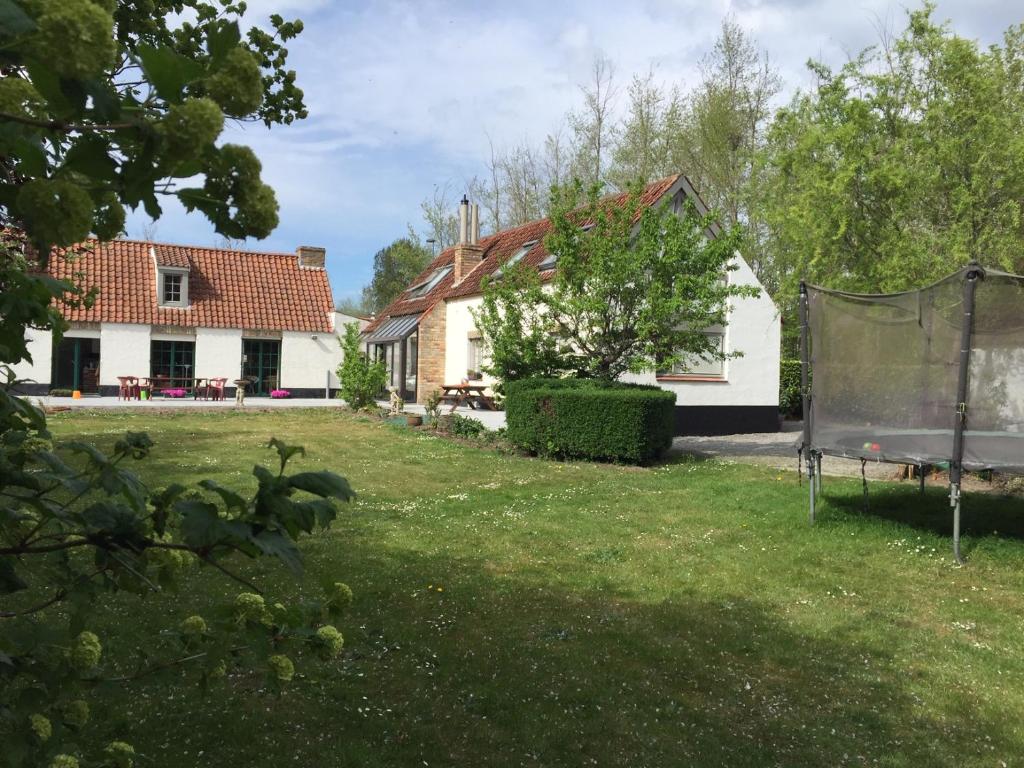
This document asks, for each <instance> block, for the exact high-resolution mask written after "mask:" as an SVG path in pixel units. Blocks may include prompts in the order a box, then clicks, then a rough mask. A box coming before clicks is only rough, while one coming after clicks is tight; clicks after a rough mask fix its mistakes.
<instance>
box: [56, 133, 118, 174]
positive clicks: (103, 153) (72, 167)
mask: <svg viewBox="0 0 1024 768" xmlns="http://www.w3.org/2000/svg"><path fill="white" fill-rule="evenodd" d="M107 147H108V145H107V142H106V141H104V140H103V139H102V138H100V137H99V136H83V137H82V138H80V139H79V140H78V141H76V142H75V143H74V144H73V145H72V146H71V149H70V150H68V153H67V155H65V156H64V166H63V167H64V169H66V170H69V171H78V172H79V173H82V174H84V175H86V176H91V177H92V178H94V179H100V180H102V181H114V180H116V179H117V163H115V162H114V160H113V159H112V158H111V157H110V155H108V154H107Z"/></svg>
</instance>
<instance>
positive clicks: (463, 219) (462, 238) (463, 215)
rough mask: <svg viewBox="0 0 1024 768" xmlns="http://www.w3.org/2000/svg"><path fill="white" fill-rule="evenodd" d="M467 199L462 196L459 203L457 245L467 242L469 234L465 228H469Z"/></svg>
mask: <svg viewBox="0 0 1024 768" xmlns="http://www.w3.org/2000/svg"><path fill="white" fill-rule="evenodd" d="M468 219H469V199H468V198H467V197H466V196H465V195H463V196H462V202H461V203H459V245H465V244H466V243H467V242H468V241H469V233H468V232H467V227H468V226H469V221H468Z"/></svg>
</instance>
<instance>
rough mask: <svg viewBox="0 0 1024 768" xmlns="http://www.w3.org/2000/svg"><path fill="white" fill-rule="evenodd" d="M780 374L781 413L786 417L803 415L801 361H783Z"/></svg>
mask: <svg viewBox="0 0 1024 768" xmlns="http://www.w3.org/2000/svg"><path fill="white" fill-rule="evenodd" d="M781 365H782V368H781V370H780V372H779V412H780V413H782V414H783V415H784V416H797V417H799V416H801V415H802V414H803V410H804V408H803V406H804V403H803V397H802V396H801V393H800V361H799V360H783V361H782V364H781Z"/></svg>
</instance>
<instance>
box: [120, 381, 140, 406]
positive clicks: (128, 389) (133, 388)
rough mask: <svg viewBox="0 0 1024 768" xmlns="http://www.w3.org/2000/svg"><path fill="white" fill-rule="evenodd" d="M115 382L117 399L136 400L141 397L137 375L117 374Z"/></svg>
mask: <svg viewBox="0 0 1024 768" xmlns="http://www.w3.org/2000/svg"><path fill="white" fill-rule="evenodd" d="M117 384H118V386H117V399H118V400H138V399H139V398H140V397H141V395H140V390H139V378H138V376H118V377H117Z"/></svg>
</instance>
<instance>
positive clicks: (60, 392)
mask: <svg viewBox="0 0 1024 768" xmlns="http://www.w3.org/2000/svg"><path fill="white" fill-rule="evenodd" d="M71 394H72V392H71V390H70V389H51V390H50V397H71Z"/></svg>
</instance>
